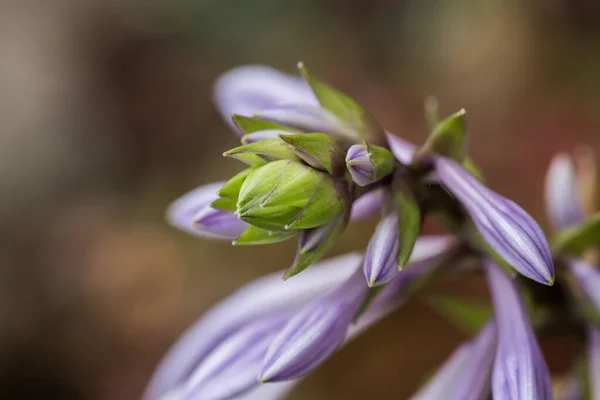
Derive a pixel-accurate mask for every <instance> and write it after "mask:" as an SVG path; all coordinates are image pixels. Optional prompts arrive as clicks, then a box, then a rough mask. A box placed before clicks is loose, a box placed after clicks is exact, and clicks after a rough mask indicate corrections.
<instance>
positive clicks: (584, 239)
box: [554, 213, 600, 255]
mask: <svg viewBox="0 0 600 400" xmlns="http://www.w3.org/2000/svg"><path fill="white" fill-rule="evenodd" d="M598 244H600V213H597V214H595V215H593V216H592V217H591V218H590V219H588V220H587V221H585V222H583V223H581V224H578V225H575V226H572V227H569V228H567V229H565V230H563V231H562V232H561V233H560V234H559V235H558V237H557V238H556V243H555V244H554V250H555V251H556V252H559V253H563V252H564V253H569V254H573V255H580V254H583V253H584V252H585V251H586V250H588V249H589V248H591V247H594V246H597V245H598Z"/></svg>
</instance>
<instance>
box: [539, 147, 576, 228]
mask: <svg viewBox="0 0 600 400" xmlns="http://www.w3.org/2000/svg"><path fill="white" fill-rule="evenodd" d="M545 194H546V208H547V212H548V217H549V218H550V222H551V223H552V227H553V228H554V229H555V230H556V231H560V230H561V229H564V228H567V227H569V226H571V225H573V224H577V223H579V222H581V221H582V220H583V215H584V214H583V206H582V204H581V200H580V198H579V194H578V191H577V175H576V173H575V168H574V166H573V163H572V162H571V159H570V158H569V156H567V155H566V154H559V155H557V156H555V157H554V158H553V159H552V162H551V163H550V168H549V169H548V174H547V175H546V193H545Z"/></svg>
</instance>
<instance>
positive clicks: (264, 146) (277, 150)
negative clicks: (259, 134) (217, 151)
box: [223, 139, 298, 161]
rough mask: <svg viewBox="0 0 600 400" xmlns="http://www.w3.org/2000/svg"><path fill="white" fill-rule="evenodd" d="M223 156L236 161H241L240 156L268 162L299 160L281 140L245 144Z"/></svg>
mask: <svg viewBox="0 0 600 400" xmlns="http://www.w3.org/2000/svg"><path fill="white" fill-rule="evenodd" d="M223 155H224V156H226V157H232V158H236V159H239V157H240V156H242V157H243V156H246V155H256V156H259V157H261V158H263V159H265V160H267V161H275V160H298V157H297V156H296V153H294V150H293V149H292V148H291V146H290V145H288V144H287V143H285V142H284V141H283V140H281V139H266V140H261V141H259V142H255V143H250V144H244V145H242V146H238V147H236V148H233V149H231V150H228V151H226V152H225V153H223ZM240 161H244V160H240Z"/></svg>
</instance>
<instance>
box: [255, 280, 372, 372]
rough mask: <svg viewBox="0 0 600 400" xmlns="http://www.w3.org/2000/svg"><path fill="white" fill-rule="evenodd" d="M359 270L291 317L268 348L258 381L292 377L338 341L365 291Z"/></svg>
mask: <svg viewBox="0 0 600 400" xmlns="http://www.w3.org/2000/svg"><path fill="white" fill-rule="evenodd" d="M359 272H360V271H357V272H356V273H355V274H353V276H351V277H350V278H349V279H348V280H347V281H346V282H345V283H344V284H343V285H342V286H340V287H339V288H338V289H337V290H335V291H334V292H333V293H331V294H330V295H328V296H325V297H324V298H322V299H320V300H317V301H316V302H314V303H312V304H309V305H308V306H306V307H305V308H304V309H302V310H301V311H299V312H298V313H297V314H296V315H294V316H293V317H292V319H291V320H290V321H289V322H288V323H287V325H286V326H285V327H284V328H283V329H282V330H281V331H280V332H279V333H278V334H277V336H276V337H275V338H274V339H273V342H272V343H271V345H270V347H269V350H268V352H267V355H266V357H265V360H264V364H263V368H262V372H261V374H260V380H261V381H263V382H268V381H282V380H288V379H296V378H298V377H300V376H302V375H304V374H306V373H307V372H309V371H310V370H312V369H314V368H316V367H317V366H318V365H319V364H321V362H323V361H324V360H325V359H326V358H327V357H329V356H330V355H331V354H332V353H333V352H334V351H335V350H336V349H337V348H338V347H339V346H340V345H341V344H342V342H343V341H344V338H345V337H346V334H347V332H348V328H349V326H350V323H351V322H352V318H353V317H354V315H355V314H356V312H357V311H358V308H359V307H360V305H361V304H362V302H363V301H364V299H365V298H366V295H367V292H368V288H367V286H366V285H365V283H364V280H363V279H362V276H361V275H360V273H359Z"/></svg>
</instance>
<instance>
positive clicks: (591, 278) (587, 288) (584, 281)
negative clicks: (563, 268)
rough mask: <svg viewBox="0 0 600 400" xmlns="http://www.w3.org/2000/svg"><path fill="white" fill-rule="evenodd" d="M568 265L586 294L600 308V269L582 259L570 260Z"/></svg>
mask: <svg viewBox="0 0 600 400" xmlns="http://www.w3.org/2000/svg"><path fill="white" fill-rule="evenodd" d="M568 265H569V268H570V269H571V273H572V274H573V276H574V277H575V279H577V282H578V283H579V284H580V285H581V288H582V289H583V291H584V292H585V294H586V296H587V297H588V298H589V299H590V301H591V302H592V303H593V304H594V306H595V307H596V309H598V310H600V271H598V270H597V269H596V268H595V267H594V266H593V265H590V264H588V263H587V262H585V261H582V260H569V262H568Z"/></svg>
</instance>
